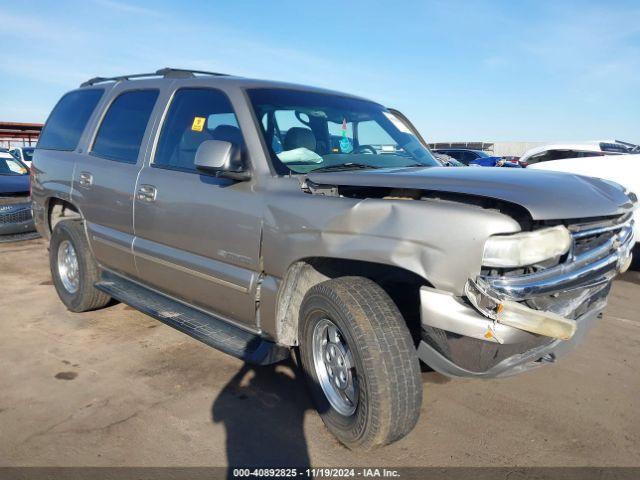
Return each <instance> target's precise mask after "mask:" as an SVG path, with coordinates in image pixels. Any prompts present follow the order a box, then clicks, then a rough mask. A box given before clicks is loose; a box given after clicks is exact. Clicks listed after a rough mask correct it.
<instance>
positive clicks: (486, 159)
mask: <svg viewBox="0 0 640 480" xmlns="http://www.w3.org/2000/svg"><path fill="white" fill-rule="evenodd" d="M432 151H433V152H434V153H441V154H444V155H449V156H450V157H453V158H455V159H456V160H458V161H459V162H460V163H463V164H465V165H469V166H471V167H473V166H476V167H515V168H520V165H518V164H514V163H511V162H505V161H504V159H503V158H502V157H494V156H491V155H489V154H488V153H487V152H484V151H482V150H471V149H468V148H437V149H434V150H432Z"/></svg>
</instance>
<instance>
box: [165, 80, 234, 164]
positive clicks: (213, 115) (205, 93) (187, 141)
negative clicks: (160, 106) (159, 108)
mask: <svg viewBox="0 0 640 480" xmlns="http://www.w3.org/2000/svg"><path fill="white" fill-rule="evenodd" d="M206 140H223V141H226V142H231V143H234V144H236V145H238V146H240V147H241V148H242V147H243V145H244V140H243V138H242V133H241V132H240V128H239V126H238V120H237V119H236V115H235V113H234V111H233V107H232V106H231V102H229V99H228V98H227V96H226V95H225V94H224V93H222V92H221V91H219V90H213V89H204V88H183V89H180V90H178V91H177V92H176V93H175V95H174V97H173V101H172V102H171V107H170V108H169V111H168V113H167V117H166V120H165V122H164V125H163V127H162V132H161V133H160V139H159V141H158V148H157V150H156V155H155V160H154V162H153V165H154V166H156V167H164V168H169V169H174V170H184V171H195V170H196V169H195V166H194V160H195V156H196V150H197V149H198V147H199V146H200V144H201V143H202V142H204V141H206Z"/></svg>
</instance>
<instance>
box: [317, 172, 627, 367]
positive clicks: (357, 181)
mask: <svg viewBox="0 0 640 480" xmlns="http://www.w3.org/2000/svg"><path fill="white" fill-rule="evenodd" d="M480 170H481V169H459V170H458V169H444V168H423V169H397V170H394V171H388V170H387V171H384V170H379V171H367V172H344V173H325V174H313V173H312V174H310V175H309V176H308V178H307V185H312V186H314V187H313V188H312V190H313V189H315V190H316V191H317V192H323V194H325V195H326V194H327V192H329V191H330V189H329V190H327V187H326V186H327V185H332V186H334V190H333V195H338V196H348V195H349V192H354V191H356V192H358V190H357V189H358V188H360V189H361V190H360V193H356V194H355V195H356V196H364V195H365V194H366V195H367V199H366V200H364V201H372V199H371V196H375V195H376V193H375V191H376V189H378V190H380V191H382V192H384V191H385V188H389V189H391V190H389V191H394V192H398V191H400V192H405V195H406V198H405V199H411V200H414V201H410V202H398V203H397V207H396V215H397V216H398V217H403V216H405V215H406V216H409V215H411V214H410V213H409V212H410V211H412V212H413V216H414V217H415V209H416V208H419V207H417V205H419V204H420V203H422V204H423V205H424V207H423V208H424V214H425V215H424V216H425V222H426V225H423V224H422V223H421V222H416V225H415V226H412V227H411V231H407V230H404V231H396V232H393V233H391V232H389V233H388V235H393V236H403V237H404V238H405V239H407V238H416V239H422V240H423V243H424V244H425V245H426V247H423V246H418V247H416V248H417V249H416V252H415V255H416V257H417V258H422V259H426V260H424V261H422V262H421V265H420V268H423V269H424V270H423V271H424V277H425V278H426V279H427V280H428V282H429V284H428V285H424V286H422V287H421V288H420V292H419V297H420V321H421V335H420V341H419V343H418V355H419V357H420V359H421V360H422V361H423V362H425V363H426V364H427V365H429V366H430V367H431V368H433V369H434V370H436V371H438V372H440V373H442V374H445V375H449V376H459V377H496V376H508V375H513V374H516V373H520V372H522V371H526V370H529V369H531V368H534V367H537V366H540V365H543V364H545V363H552V362H554V361H555V359H556V358H558V357H560V356H561V355H563V354H564V353H566V352H568V351H569V350H571V349H572V348H573V347H575V346H576V345H578V344H579V343H580V341H581V340H582V339H583V338H584V335H585V334H586V332H587V331H588V330H589V327H590V326H591V325H592V324H593V322H594V321H595V320H596V319H597V318H598V317H599V316H600V314H601V313H602V310H603V309H604V307H605V306H606V301H607V296H608V294H609V290H610V288H611V282H612V280H613V278H614V277H615V275H617V274H618V273H619V272H623V271H625V270H626V269H627V268H628V267H629V265H630V263H631V258H632V254H631V250H632V248H633V245H634V241H635V240H634V236H633V230H634V228H633V227H634V225H633V216H632V215H633V214H632V212H633V210H634V208H635V207H636V206H637V199H635V198H633V196H632V195H631V196H630V195H628V194H627V193H626V192H624V190H623V189H622V188H620V187H619V186H616V185H613V184H610V183H606V182H602V181H599V180H597V179H592V178H587V177H580V176H576V175H542V176H538V175H537V173H536V174H532V173H533V172H523V171H496V170H493V169H492V171H489V172H488V171H486V170H483V171H480ZM319 185H324V189H323V187H321V186H319ZM362 192H364V193H362ZM407 192H412V193H407ZM567 198H568V199H572V200H573V202H572V203H570V202H566V201H565V200H566V199H567ZM397 199H398V197H397V196H389V195H387V196H385V194H384V193H380V194H378V200H376V201H378V202H384V201H387V202H393V201H397ZM410 204H411V205H410ZM445 204H446V205H447V206H448V207H449V209H450V210H449V211H448V214H447V216H446V217H445V218H446V219H445V220H444V221H443V220H442V217H436V216H435V215H433V210H432V209H433V208H434V205H445ZM380 205H381V204H380ZM455 205H457V207H455ZM470 212H475V214H471V215H470ZM490 213H491V214H493V215H494V216H492V217H490V216H488V215H489V214H490ZM585 213H586V214H587V215H588V217H586V218H584V217H581V215H584V214H585ZM474 216H475V217H477V218H473V217H474ZM435 219H437V221H433V223H429V222H430V220H435ZM507 220H508V221H511V222H512V224H510V225H507V223H504V222H506V221H507ZM394 223H395V224H397V225H401V224H402V223H401V222H399V221H398V220H396V221H395V222H394ZM514 225H515V226H514ZM465 226H466V230H465V229H464V228H462V227H465ZM361 233H365V234H368V235H371V234H372V233H374V232H373V231H371V232H361ZM451 236H455V244H456V249H457V250H456V251H453V250H452V249H451V247H450V244H451V243H452V242H453V241H454V240H453V239H452V238H451ZM418 241H420V240H418ZM423 248H429V249H433V250H438V251H440V252H441V253H442V254H440V255H429V254H427V255H425V254H424V252H421V251H419V250H418V249H423ZM396 263H397V260H396ZM402 266H403V267H405V266H406V264H405V265H402ZM410 268H414V271H416V272H417V270H416V269H415V267H410ZM419 273H420V272H419Z"/></svg>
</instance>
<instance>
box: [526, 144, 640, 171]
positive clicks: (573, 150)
mask: <svg viewBox="0 0 640 480" xmlns="http://www.w3.org/2000/svg"><path fill="white" fill-rule="evenodd" d="M634 149H636V150H634ZM628 153H640V147H638V145H634V144H632V143H628V142H622V141H620V140H602V141H594V142H581V143H552V144H547V145H541V146H539V147H535V148H531V149H529V150H527V151H526V152H524V153H523V154H522V156H521V157H520V164H521V165H524V166H528V165H534V164H537V163H542V162H549V161H554V160H563V159H565V158H584V157H601V156H603V155H623V154H628Z"/></svg>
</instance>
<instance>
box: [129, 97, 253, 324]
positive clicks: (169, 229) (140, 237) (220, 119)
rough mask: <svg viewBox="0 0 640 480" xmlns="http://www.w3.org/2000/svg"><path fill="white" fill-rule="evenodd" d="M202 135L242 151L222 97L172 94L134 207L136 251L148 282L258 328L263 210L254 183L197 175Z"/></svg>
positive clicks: (231, 113)
mask: <svg viewBox="0 0 640 480" xmlns="http://www.w3.org/2000/svg"><path fill="white" fill-rule="evenodd" d="M205 140H224V141H228V142H232V143H235V144H237V145H238V146H239V147H240V148H241V150H242V151H243V154H245V155H246V148H245V147H244V141H243V137H242V133H241V131H240V129H239V127H238V122H237V120H236V116H235V114H234V111H233V108H232V106H231V103H230V102H229V100H228V98H227V96H226V95H225V94H224V93H222V92H221V91H219V90H216V89H210V88H182V89H179V90H177V91H176V92H175V94H174V97H173V100H172V102H171V105H170V106H169V110H168V112H167V114H166V118H165V121H164V124H163V125H162V127H161V130H160V135H159V138H158V142H157V146H156V149H155V153H154V155H153V158H151V159H150V162H149V165H145V166H144V167H143V169H142V171H141V172H140V176H139V179H138V184H137V188H136V192H137V193H136V200H135V207H134V211H135V214H134V226H135V235H136V236H135V240H134V248H133V249H134V255H135V258H136V264H137V267H138V272H139V274H140V276H141V277H142V278H144V280H145V283H150V284H151V285H152V286H153V287H155V288H157V289H158V290H160V291H163V292H165V293H167V294H169V295H171V296H173V297H175V298H177V299H179V300H182V301H185V302H187V303H189V304H192V305H195V306H198V307H200V308H202V309H204V310H207V311H210V312H212V313H215V314H218V315H220V316H222V317H225V318H227V319H229V320H232V321H235V322H237V323H240V324H241V325H244V326H246V327H255V325H256V318H255V302H254V300H255V288H256V286H257V280H258V273H259V270H260V266H259V255H260V236H261V235H260V232H261V223H262V222H261V218H262V208H261V205H260V203H261V202H260V201H259V199H258V197H259V195H257V194H256V193H254V192H253V186H254V185H253V183H252V182H250V181H249V182H239V181H234V180H230V179H224V178H218V177H215V176H211V175H206V174H202V173H200V172H198V171H197V170H196V169H195V167H194V158H195V153H196V150H197V148H198V146H199V145H200V144H201V143H202V142H204V141H205Z"/></svg>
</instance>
